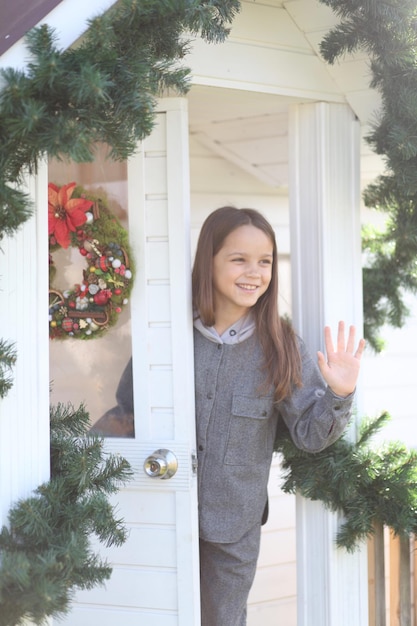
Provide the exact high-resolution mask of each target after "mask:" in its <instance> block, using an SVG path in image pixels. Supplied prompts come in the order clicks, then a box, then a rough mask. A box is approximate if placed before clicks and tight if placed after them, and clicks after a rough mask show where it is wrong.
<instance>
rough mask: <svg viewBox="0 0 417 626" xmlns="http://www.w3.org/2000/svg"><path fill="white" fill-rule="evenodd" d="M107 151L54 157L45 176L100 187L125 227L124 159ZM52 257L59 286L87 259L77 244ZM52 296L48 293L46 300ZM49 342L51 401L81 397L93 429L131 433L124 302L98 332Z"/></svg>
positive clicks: (77, 276)
mask: <svg viewBox="0 0 417 626" xmlns="http://www.w3.org/2000/svg"><path fill="white" fill-rule="evenodd" d="M106 154H107V147H106V146H104V145H100V146H98V150H97V156H96V159H95V161H94V162H93V163H82V164H79V163H72V162H69V163H68V162H61V161H58V160H53V161H51V162H50V164H49V182H50V183H54V184H55V185H57V186H58V187H61V186H62V185H66V184H68V183H71V182H75V183H76V184H77V185H81V186H82V187H83V188H84V189H85V190H86V192H92V193H93V194H95V193H97V192H99V193H103V192H104V194H105V197H106V204H107V206H108V207H109V209H110V210H111V212H112V213H113V214H114V215H115V216H116V217H117V218H118V220H119V221H120V223H121V225H122V226H123V228H126V229H127V228H128V206H127V164H126V162H114V161H112V160H110V159H107V158H106ZM116 243H117V242H116ZM52 261H53V265H54V268H55V276H54V278H53V285H54V287H56V289H57V290H58V292H65V291H66V290H68V289H71V288H72V287H73V286H74V285H76V284H79V283H82V282H83V276H84V275H83V272H84V270H85V269H86V267H87V263H86V259H85V257H84V256H82V254H80V251H79V248H78V247H75V246H70V247H68V248H67V249H64V248H62V247H61V248H59V249H58V250H56V251H55V252H53V254H52ZM83 288H84V289H85V287H83ZM53 297H54V294H50V302H51V298H52V299H53ZM80 319H81V320H82V321H80V320H77V321H80V323H81V324H83V327H84V326H85V323H86V322H85V319H83V318H80ZM87 319H88V318H87ZM92 328H93V329H94V324H93V325H92ZM96 331H97V329H96ZM93 332H94V331H93ZM99 332H100V335H101V331H99ZM49 344H50V378H51V404H53V405H56V404H57V403H58V402H62V403H71V404H72V405H74V406H75V407H78V406H79V405H80V404H81V403H84V404H85V406H86V409H87V411H88V412H89V414H90V420H91V426H92V430H93V431H95V432H98V433H100V434H102V435H104V436H109V437H133V436H134V422H133V389H132V374H131V355H132V342H131V318H130V305H129V303H127V304H125V305H124V306H123V307H122V310H121V312H120V313H119V314H118V319H117V321H116V323H115V324H114V325H112V326H111V327H109V329H108V330H106V332H105V333H103V334H102V335H101V336H100V337H95V338H93V339H82V338H80V336H76V334H75V335H74V336H69V337H67V338H65V339H57V338H54V339H51V340H50V342H49Z"/></svg>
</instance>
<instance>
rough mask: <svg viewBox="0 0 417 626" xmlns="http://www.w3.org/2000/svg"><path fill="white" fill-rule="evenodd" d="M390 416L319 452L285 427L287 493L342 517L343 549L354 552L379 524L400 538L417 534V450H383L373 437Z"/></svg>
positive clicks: (396, 446)
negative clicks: (299, 445) (305, 448)
mask: <svg viewBox="0 0 417 626" xmlns="http://www.w3.org/2000/svg"><path fill="white" fill-rule="evenodd" d="M388 419H389V415H388V414H387V413H383V414H382V415H380V416H379V417H378V418H376V419H373V420H366V421H364V422H363V423H362V425H361V429H360V437H359V439H358V441H356V442H351V441H348V440H347V439H346V438H342V439H339V440H338V441H337V442H336V443H334V444H333V445H332V446H330V447H329V448H327V449H326V450H323V451H322V452H319V453H317V454H310V453H307V452H304V451H302V450H299V449H298V448H296V446H295V445H294V444H293V442H292V440H291V438H290V435H289V433H288V431H287V429H286V428H285V426H284V425H283V424H282V425H281V432H280V433H279V436H278V438H277V441H276V446H275V449H276V451H277V452H280V453H281V454H282V467H283V469H284V484H283V490H284V491H285V492H287V493H295V492H297V493H300V494H301V495H302V496H304V497H306V498H309V499H311V500H320V501H321V502H322V503H323V505H324V506H325V507H326V508H328V509H329V510H330V511H332V512H335V513H338V514H339V515H340V517H341V525H340V528H339V531H338V534H337V538H336V541H337V545H338V546H339V547H344V548H345V549H346V550H348V551H349V552H351V551H353V550H355V549H356V547H357V546H358V544H359V543H360V542H361V541H363V540H364V539H366V538H368V537H370V536H371V535H372V533H373V529H374V524H375V522H379V523H381V524H382V525H384V526H388V527H390V528H391V529H392V530H393V531H394V532H395V533H396V534H398V535H407V534H409V533H415V532H416V531H417V451H414V450H408V449H407V448H406V447H405V446H404V445H403V444H401V443H398V442H391V443H389V444H388V445H385V446H384V447H381V448H380V449H373V448H372V447H371V446H370V440H371V438H372V437H373V436H374V435H375V434H376V433H377V432H378V431H379V430H380V429H381V427H382V426H383V425H384V424H385V423H386V422H387V420H388Z"/></svg>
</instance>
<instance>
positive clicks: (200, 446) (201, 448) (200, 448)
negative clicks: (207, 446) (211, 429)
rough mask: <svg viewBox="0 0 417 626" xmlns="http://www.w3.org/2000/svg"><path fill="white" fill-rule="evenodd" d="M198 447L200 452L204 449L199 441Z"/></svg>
mask: <svg viewBox="0 0 417 626" xmlns="http://www.w3.org/2000/svg"><path fill="white" fill-rule="evenodd" d="M198 449H199V450H200V452H202V451H203V450H204V446H202V445H201V443H200V445H199V446H198Z"/></svg>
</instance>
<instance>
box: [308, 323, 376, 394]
mask: <svg viewBox="0 0 417 626" xmlns="http://www.w3.org/2000/svg"><path fill="white" fill-rule="evenodd" d="M324 341H325V345H326V353H327V360H326V358H325V356H324V354H323V353H322V352H318V353H317V357H318V365H319V368H320V371H321V374H322V376H323V378H324V380H325V381H326V383H327V384H328V385H329V387H330V388H331V389H332V391H333V392H334V393H335V394H336V395H338V396H342V397H346V396H348V395H349V394H351V393H352V392H353V391H354V390H355V387H356V382H357V380H358V375H359V368H360V361H361V356H362V353H363V350H364V348H365V340H364V339H361V340H360V341H359V344H358V347H357V349H356V352H355V351H354V350H355V327H354V326H350V327H349V335H348V339H347V343H345V324H344V322H339V326H338V330H337V346H336V350H335V349H334V345H333V340H332V333H331V330H330V327H329V326H326V327H325V329H324Z"/></svg>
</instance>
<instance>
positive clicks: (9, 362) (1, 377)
mask: <svg viewBox="0 0 417 626" xmlns="http://www.w3.org/2000/svg"><path fill="white" fill-rule="evenodd" d="M15 363H16V350H15V348H14V346H13V345H12V344H11V343H10V342H7V341H4V339H0V399H1V398H4V397H5V396H6V395H7V393H8V392H9V391H10V389H11V388H12V385H13V382H12V376H11V372H12V369H13V366H14V364H15Z"/></svg>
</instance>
